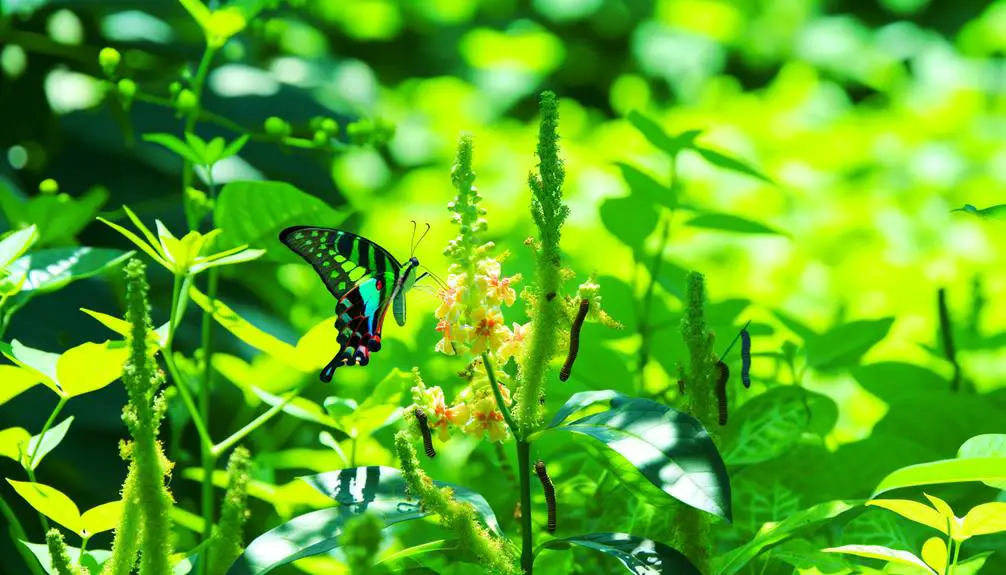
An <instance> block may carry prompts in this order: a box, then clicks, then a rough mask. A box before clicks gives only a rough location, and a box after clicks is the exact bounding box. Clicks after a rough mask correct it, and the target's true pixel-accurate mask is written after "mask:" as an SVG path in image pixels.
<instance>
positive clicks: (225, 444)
mask: <svg viewBox="0 0 1006 575" xmlns="http://www.w3.org/2000/svg"><path fill="white" fill-rule="evenodd" d="M309 383H310V380H309V381H308V383H304V384H301V385H300V386H299V387H297V389H295V390H293V391H291V392H290V394H289V395H287V396H286V398H285V399H284V400H283V401H281V402H280V403H277V404H276V405H274V406H272V407H270V408H269V410H268V411H266V412H265V413H263V414H262V415H260V416H258V417H256V418H255V419H253V420H251V421H250V422H249V423H248V424H247V425H245V426H244V427H242V428H241V429H239V430H237V431H235V432H234V433H233V434H231V436H230V437H228V438H227V439H225V440H223V441H221V442H220V443H218V444H216V445H214V446H213V449H212V453H213V457H220V456H221V455H223V453H224V452H225V451H227V450H228V449H230V448H231V447H233V446H234V444H236V443H237V442H239V441H241V440H242V439H244V438H245V437H247V436H248V434H249V433H251V432H253V431H255V430H256V429H258V428H259V427H262V425H264V424H265V423H266V422H267V421H269V420H270V419H272V418H273V417H275V416H276V415H277V414H278V413H279V412H281V411H283V408H284V407H286V406H287V405H288V404H289V403H290V402H291V401H293V400H294V399H296V398H297V397H299V396H300V392H301V391H303V390H304V388H305V387H307V385H308V384H309Z"/></svg>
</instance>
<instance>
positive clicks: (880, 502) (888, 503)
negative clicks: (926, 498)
mask: <svg viewBox="0 0 1006 575" xmlns="http://www.w3.org/2000/svg"><path fill="white" fill-rule="evenodd" d="M866 504H867V505H870V506H873V507H880V508H881V509H887V510H888V511H893V512H895V513H897V514H898V515H900V516H902V517H904V518H905V519H908V520H909V521H914V522H916V523H918V524H920V525H925V526H927V527H932V528H933V529H935V530H937V531H939V532H941V533H943V534H946V533H947V519H946V518H945V517H943V516H942V515H940V512H939V511H937V510H935V509H933V508H932V507H931V506H929V505H926V504H925V503H919V502H918V501H912V500H911V499H874V500H872V501H867V502H866Z"/></svg>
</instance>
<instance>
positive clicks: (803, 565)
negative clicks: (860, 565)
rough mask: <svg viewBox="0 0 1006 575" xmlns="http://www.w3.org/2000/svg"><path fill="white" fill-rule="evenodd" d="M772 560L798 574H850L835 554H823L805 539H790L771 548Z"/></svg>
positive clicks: (840, 558) (845, 564)
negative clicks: (780, 562) (807, 572)
mask: <svg viewBox="0 0 1006 575" xmlns="http://www.w3.org/2000/svg"><path fill="white" fill-rule="evenodd" d="M771 557H772V559H776V560H778V561H782V562H783V563H786V564H788V565H792V566H793V567H795V568H797V569H799V570H800V571H799V572H801V573H802V572H804V571H809V570H813V571H811V572H812V573H813V572H816V573H820V574H822V575H829V574H831V573H835V574H836V575H844V574H845V573H849V572H850V566H849V563H848V562H847V561H846V560H845V559H843V558H842V557H841V556H839V555H837V554H835V553H825V552H823V551H821V547H820V546H818V545H814V544H813V543H811V542H810V541H807V540H806V539H790V540H789V541H786V542H785V543H783V544H781V545H779V546H777V547H773V548H772V554H771Z"/></svg>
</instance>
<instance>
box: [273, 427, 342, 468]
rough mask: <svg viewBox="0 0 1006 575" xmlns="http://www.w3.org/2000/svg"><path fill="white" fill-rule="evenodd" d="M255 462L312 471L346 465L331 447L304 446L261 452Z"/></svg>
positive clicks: (275, 466)
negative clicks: (313, 447)
mask: <svg viewBox="0 0 1006 575" xmlns="http://www.w3.org/2000/svg"><path fill="white" fill-rule="evenodd" d="M330 435H331V434H330ZM255 464H256V465H261V466H262V467H270V468H272V469H276V470H280V469H307V470H308V471H313V472H314V473H324V472H326V471H331V470H333V469H339V468H342V467H345V466H346V463H345V459H344V458H343V457H341V456H340V455H339V454H338V453H336V452H334V451H332V450H331V449H309V448H305V447H295V448H292V449H283V450H280V451H269V452H265V453H262V454H261V455H259V456H257V457H255Z"/></svg>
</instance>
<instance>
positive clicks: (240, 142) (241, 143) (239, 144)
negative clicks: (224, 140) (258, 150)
mask: <svg viewBox="0 0 1006 575" xmlns="http://www.w3.org/2000/svg"><path fill="white" fill-rule="evenodd" d="M248 138H249V136H248V134H245V135H243V136H241V137H240V138H238V139H236V140H234V141H233V142H231V143H229V144H227V146H226V147H224V149H223V151H222V152H220V157H218V158H216V159H215V160H214V162H219V161H220V160H226V159H227V158H230V157H231V156H236V155H237V154H239V153H240V152H241V149H242V148H244V147H245V144H247V143H248ZM214 141H216V140H215V139H214Z"/></svg>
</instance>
